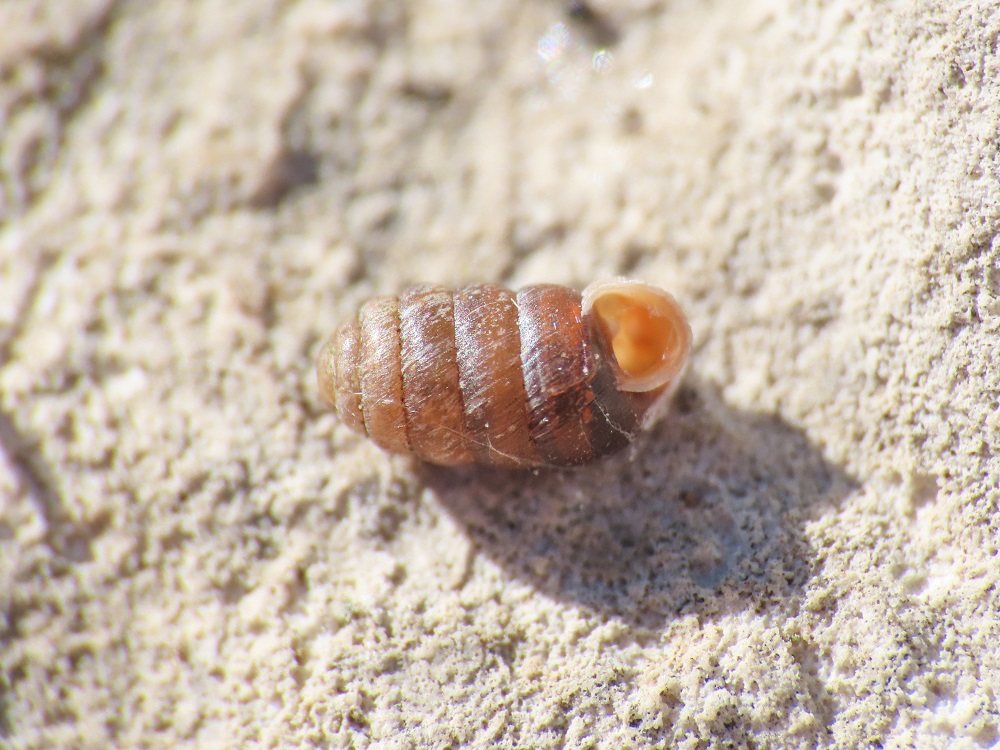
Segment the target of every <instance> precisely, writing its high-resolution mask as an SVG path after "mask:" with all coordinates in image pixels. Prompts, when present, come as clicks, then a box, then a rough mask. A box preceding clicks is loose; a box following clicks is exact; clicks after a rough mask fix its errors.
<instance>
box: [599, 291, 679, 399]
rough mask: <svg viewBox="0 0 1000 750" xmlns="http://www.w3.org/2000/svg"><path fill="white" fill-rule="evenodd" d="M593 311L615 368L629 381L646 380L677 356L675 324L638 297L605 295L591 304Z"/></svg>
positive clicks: (615, 294) (618, 294)
mask: <svg viewBox="0 0 1000 750" xmlns="http://www.w3.org/2000/svg"><path fill="white" fill-rule="evenodd" d="M593 310H594V312H595V313H596V314H597V316H598V318H599V319H600V321H601V323H602V325H603V327H604V330H605V331H606V334H607V336H608V337H609V339H610V341H611V351H612V353H613V354H614V357H615V359H616V360H617V362H618V367H619V368H620V369H621V371H622V373H623V374H624V375H626V376H627V377H628V378H629V379H632V380H635V381H642V380H645V379H647V378H649V377H650V376H652V375H654V374H655V373H656V371H657V370H658V369H659V368H661V367H663V364H664V361H665V360H667V359H669V358H670V357H672V356H673V355H674V354H675V353H676V349H677V346H678V339H677V329H676V326H675V322H674V320H673V319H672V318H670V317H668V316H667V315H664V314H663V312H661V311H660V310H657V309H656V308H655V307H654V306H653V305H651V304H649V302H648V301H646V300H644V299H642V298H641V297H636V296H631V295H625V294H620V293H617V292H608V293H605V294H602V295H601V296H600V297H598V298H597V299H595V300H594V307H593Z"/></svg>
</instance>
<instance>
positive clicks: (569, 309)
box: [317, 279, 691, 468]
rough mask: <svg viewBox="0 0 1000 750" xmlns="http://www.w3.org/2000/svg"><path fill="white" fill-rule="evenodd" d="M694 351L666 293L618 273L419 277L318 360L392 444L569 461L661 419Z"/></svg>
mask: <svg viewBox="0 0 1000 750" xmlns="http://www.w3.org/2000/svg"><path fill="white" fill-rule="evenodd" d="M690 349H691V328H690V326H689V325H688V322H687V319H686V318H685V317H684V313H683V311H682V310H681V308H680V306H679V305H678V304H677V302H676V301H675V300H674V298H673V297H671V296H670V295H669V294H668V293H667V292H665V291H663V290H662V289H658V288H656V287H653V286H649V285H648V284H643V283H641V282H637V281H628V280H626V279H609V280H605V281H598V282H595V283H593V284H591V285H590V286H588V287H587V288H586V289H585V290H584V291H583V294H582V295H581V294H580V293H579V292H576V291H573V290H572V289H568V288H566V287H563V286H555V285H552V284H543V285H539V286H529V287H526V288H524V289H521V290H520V291H518V292H516V293H515V292H511V291H510V290H507V289H503V288H500V287H497V286H492V285H488V284H477V285H474V286H468V287H465V288H463V289H459V290H457V291H452V290H448V289H442V288H440V287H433V286H418V287H414V288H411V289H409V290H407V291H405V292H404V293H403V294H402V295H400V296H399V297H377V298H375V299H372V300H370V301H369V302H368V303H366V304H365V305H364V306H363V307H362V308H361V311H360V313H359V314H358V316H357V319H356V320H351V321H348V322H347V323H344V324H343V325H341V326H340V328H338V329H337V331H336V332H335V333H334V334H333V335H332V336H331V337H330V338H329V339H328V340H327V342H326V343H325V344H324V345H323V348H322V349H321V351H320V354H319V359H318V361H317V371H318V377H319V389H320V393H321V394H322V397H323V400H324V401H325V402H326V403H327V404H329V405H330V406H332V407H333V408H334V409H336V411H337V414H338V415H339V416H340V419H341V420H342V421H343V422H344V424H346V425H347V426H348V427H350V428H351V429H352V430H354V431H356V432H359V433H361V434H363V435H368V436H369V437H371V439H372V440H373V441H374V442H375V443H376V444H378V445H379V446H380V447H382V448H384V449H386V450H388V451H391V452H393V453H402V454H413V455H416V456H417V457H419V458H421V459H423V460H424V461H429V462H431V463H435V464H442V465H446V466H452V465H458V464H465V463H470V462H473V461H475V462H477V463H482V464H489V465H493V466H503V467H515V468H516V467H533V466H571V465H577V464H583V463H587V462H588V461H592V460H594V459H596V458H599V457H601V456H604V455H607V454H609V453H611V452H613V451H616V450H619V449H621V448H623V447H624V446H626V445H628V444H629V443H630V442H631V441H632V440H633V439H634V438H635V436H636V434H637V433H638V432H639V430H640V429H642V428H643V427H645V426H648V425H649V424H650V423H651V422H652V421H654V420H655V419H656V418H658V417H659V415H660V413H661V412H662V411H663V406H664V405H665V404H666V402H667V401H668V399H669V396H670V394H671V393H672V392H673V390H674V388H675V387H676V386H677V384H678V382H679V380H680V377H681V375H682V373H683V370H684V367H685V365H686V364H687V360H688V354H689V352H690Z"/></svg>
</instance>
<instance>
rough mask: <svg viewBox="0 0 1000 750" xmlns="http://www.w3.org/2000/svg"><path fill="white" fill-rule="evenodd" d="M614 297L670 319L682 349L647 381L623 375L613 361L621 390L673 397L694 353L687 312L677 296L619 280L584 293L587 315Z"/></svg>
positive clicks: (605, 281)
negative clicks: (605, 297)
mask: <svg viewBox="0 0 1000 750" xmlns="http://www.w3.org/2000/svg"><path fill="white" fill-rule="evenodd" d="M611 293H614V294H621V295H623V296H626V297H630V298H633V299H637V300H639V301H641V302H642V303H643V304H646V305H649V306H650V307H652V308H654V309H656V311H657V312H658V313H659V314H660V315H661V316H662V317H665V318H668V319H669V320H670V322H671V323H672V324H673V327H674V333H675V335H676V337H677V340H678V342H677V343H678V346H677V347H676V349H675V350H674V351H673V352H672V353H671V356H669V357H668V356H664V359H663V361H662V363H661V364H660V365H659V366H657V367H656V368H655V370H654V371H652V372H651V373H649V374H648V375H646V376H644V377H636V376H633V375H630V374H628V373H625V372H623V371H621V370H620V369H619V367H618V363H617V362H616V361H614V358H613V357H611V359H612V362H613V366H614V369H615V379H616V381H617V385H618V387H619V388H620V389H621V390H623V391H630V392H633V393H644V392H648V391H654V390H656V389H658V388H664V389H665V390H666V391H667V392H668V393H667V394H666V395H669V393H672V392H673V390H674V389H675V388H676V387H677V385H678V384H679V382H680V379H681V376H682V375H683V373H684V370H685V368H686V367H687V362H688V358H689V356H690V353H691V339H692V333H691V326H690V324H689V323H688V320H687V317H686V316H685V315H684V311H683V310H682V309H681V306H680V305H679V304H678V302H677V300H676V299H674V297H673V295H671V294H670V293H668V292H666V291H664V290H663V289H660V288H659V287H656V286H653V285H652V284H647V283H645V282H643V281H634V280H631V279H626V278H623V277H615V278H611V279H602V280H600V281H595V282H594V283H593V284H590V285H589V286H588V287H587V288H586V289H584V290H583V302H582V313H583V315H584V316H587V315H589V313H590V311H591V310H592V309H593V306H594V303H595V302H596V301H597V300H598V299H599V298H600V297H601V296H603V295H605V294H611Z"/></svg>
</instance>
